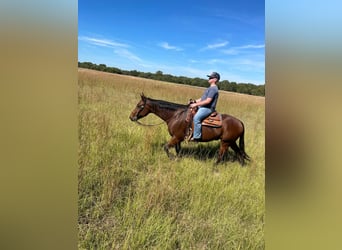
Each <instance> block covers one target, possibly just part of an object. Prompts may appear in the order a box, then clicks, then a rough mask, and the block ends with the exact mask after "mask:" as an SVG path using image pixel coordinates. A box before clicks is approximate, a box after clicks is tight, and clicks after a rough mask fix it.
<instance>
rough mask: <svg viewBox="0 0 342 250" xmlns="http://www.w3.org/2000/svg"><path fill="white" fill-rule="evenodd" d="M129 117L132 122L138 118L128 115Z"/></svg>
mask: <svg viewBox="0 0 342 250" xmlns="http://www.w3.org/2000/svg"><path fill="white" fill-rule="evenodd" d="M129 119H131V121H133V122H136V121H137V120H138V117H136V116H130V117H129Z"/></svg>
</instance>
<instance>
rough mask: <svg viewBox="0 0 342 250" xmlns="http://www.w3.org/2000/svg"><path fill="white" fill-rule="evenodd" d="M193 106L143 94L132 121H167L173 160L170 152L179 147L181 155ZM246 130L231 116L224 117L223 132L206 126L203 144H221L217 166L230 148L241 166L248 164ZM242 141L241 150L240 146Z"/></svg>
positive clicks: (220, 128) (178, 150) (168, 144)
mask: <svg viewBox="0 0 342 250" xmlns="http://www.w3.org/2000/svg"><path fill="white" fill-rule="evenodd" d="M188 109H189V105H184V104H177V103H172V102H168V101H164V100H155V99H152V98H148V97H146V96H145V95H144V94H143V93H142V94H141V100H140V101H139V102H138V104H137V105H136V107H135V108H134V110H133V111H132V113H131V114H130V116H129V118H130V119H131V121H135V122H138V120H139V119H140V118H143V117H145V116H147V115H148V114H150V113H153V114H155V115H156V116H158V117H159V118H161V119H162V120H164V121H165V122H166V124H167V126H168V130H169V134H170V136H171V140H170V141H169V142H167V143H166V144H165V146H164V150H165V152H166V154H167V156H168V157H169V158H172V154H171V153H170V151H169V149H170V148H172V147H175V149H176V153H177V155H178V154H179V152H180V149H181V142H182V141H184V139H185V137H186V136H187V132H188V128H189V121H188V119H187V114H188ZM244 134H245V128H244V124H243V122H242V121H240V120H239V119H237V118H235V117H233V116H231V115H228V114H222V126H221V127H219V128H213V127H207V126H203V125H202V138H201V142H208V141H212V140H221V144H220V149H219V154H218V159H217V161H216V164H218V163H220V162H221V161H222V159H223V156H224V154H225V153H226V152H227V150H228V148H229V146H230V147H231V148H232V149H233V150H234V152H235V154H236V156H237V158H238V160H239V162H240V164H241V165H242V166H244V165H245V160H248V161H249V160H250V157H249V156H248V155H247V153H246V152H245V143H244ZM237 139H239V146H238V145H237V144H236V141H237Z"/></svg>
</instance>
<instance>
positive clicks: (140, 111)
mask: <svg viewBox="0 0 342 250" xmlns="http://www.w3.org/2000/svg"><path fill="white" fill-rule="evenodd" d="M140 96H141V100H140V101H139V102H138V104H137V105H136V107H135V109H134V110H133V111H132V113H131V115H130V116H129V119H131V121H137V120H139V119H140V118H143V117H145V116H147V115H148V114H149V113H150V109H149V107H148V105H146V102H147V97H146V96H145V95H144V93H142V94H141V95H140Z"/></svg>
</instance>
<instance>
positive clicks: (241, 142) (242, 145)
mask: <svg viewBox="0 0 342 250" xmlns="http://www.w3.org/2000/svg"><path fill="white" fill-rule="evenodd" d="M241 124H242V128H243V130H242V134H241V135H240V140H239V148H240V152H241V154H242V156H243V158H244V159H246V160H248V161H250V160H251V158H250V157H249V155H248V154H247V153H246V151H245V125H244V124H243V122H241Z"/></svg>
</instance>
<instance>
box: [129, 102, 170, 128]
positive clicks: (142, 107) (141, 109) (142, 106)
mask: <svg viewBox="0 0 342 250" xmlns="http://www.w3.org/2000/svg"><path fill="white" fill-rule="evenodd" d="M145 105H146V102H144V104H143V105H140V107H139V111H138V113H137V115H136V117H137V119H136V120H135V122H136V123H138V124H139V125H142V126H158V125H161V124H163V123H164V121H162V122H161V123H157V124H144V123H141V122H139V121H138V119H140V118H138V115H139V114H140V112H141V111H143V110H144V108H145Z"/></svg>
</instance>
